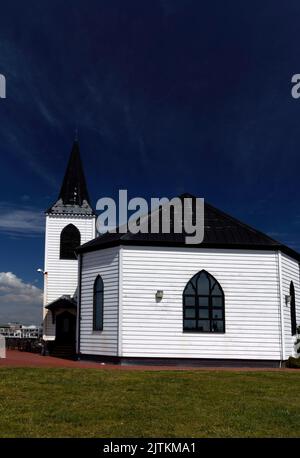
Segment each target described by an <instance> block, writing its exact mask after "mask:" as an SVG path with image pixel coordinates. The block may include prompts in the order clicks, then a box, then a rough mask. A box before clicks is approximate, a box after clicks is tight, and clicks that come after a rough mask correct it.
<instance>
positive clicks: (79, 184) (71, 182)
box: [47, 139, 93, 214]
mask: <svg viewBox="0 0 300 458" xmlns="http://www.w3.org/2000/svg"><path fill="white" fill-rule="evenodd" d="M47 213H59V214H61V213H71V214H93V210H92V207H91V204H90V198H89V194H88V190H87V185H86V181H85V176H84V172H83V167H82V162H81V157H80V150H79V143H78V140H77V139H75V141H74V143H73V147H72V151H71V155H70V158H69V162H68V165H67V169H66V172H65V176H64V179H63V183H62V187H61V190H60V193H59V196H58V200H57V202H56V203H55V204H54V205H53V206H52V207H51V208H50V209H49V210H48V211H47Z"/></svg>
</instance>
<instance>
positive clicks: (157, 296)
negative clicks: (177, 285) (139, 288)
mask: <svg viewBox="0 0 300 458" xmlns="http://www.w3.org/2000/svg"><path fill="white" fill-rule="evenodd" d="M163 296H164V292H163V290H161V289H158V290H157V291H156V293H155V299H156V302H160V301H161V300H162V298H163Z"/></svg>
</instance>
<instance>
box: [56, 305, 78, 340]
mask: <svg viewBox="0 0 300 458" xmlns="http://www.w3.org/2000/svg"><path fill="white" fill-rule="evenodd" d="M75 339H76V316H75V315H73V314H72V313H70V312H63V313H60V314H59V315H57V316H56V342H57V343H64V344H73V345H74V344H75Z"/></svg>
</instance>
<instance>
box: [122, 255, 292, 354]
mask: <svg viewBox="0 0 300 458" xmlns="http://www.w3.org/2000/svg"><path fill="white" fill-rule="evenodd" d="M121 266H122V300H121V306H122V323H121V341H122V349H121V355H120V356H124V357H165V358H167V357H176V358H221V359H223V358H227V359H261V360H263V359H265V360H280V358H281V339H280V330H281V328H280V295H279V284H278V258H277V253H275V252H271V251H250V250H226V249H198V248H197V249H194V248H153V247H152V248H151V247H123V255H122V264H121ZM202 269H205V270H207V271H208V272H209V273H210V274H212V275H213V276H214V277H215V278H216V279H217V280H218V281H219V282H220V284H221V286H222V288H223V290H224V294H225V324H226V333H225V334H217V333H215V334H213V333H211V334H201V333H183V331H182V293H183V290H184V288H185V285H186V283H187V282H188V281H189V280H190V278H191V277H192V276H193V275H195V274H196V273H197V272H199V271H200V270H202ZM293 272H294V276H295V278H296V268H295V269H294V271H293ZM298 278H299V277H298ZM295 286H296V285H295ZM157 290H163V299H162V301H161V302H159V303H157V302H156V300H155V293H156V291H157ZM298 293H299V290H297V294H298Z"/></svg>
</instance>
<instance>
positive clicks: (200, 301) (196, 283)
mask: <svg viewBox="0 0 300 458" xmlns="http://www.w3.org/2000/svg"><path fill="white" fill-rule="evenodd" d="M183 330H184V331H190V332H225V307H224V293H223V290H222V288H221V285H220V284H219V283H218V282H217V280H216V279H215V278H214V277H213V276H212V275H210V274H209V273H208V272H206V271H205V270H201V271H200V272H198V273H197V274H196V275H194V276H193V277H192V278H191V280H190V281H189V282H188V283H187V285H186V287H185V289H184V291H183Z"/></svg>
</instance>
